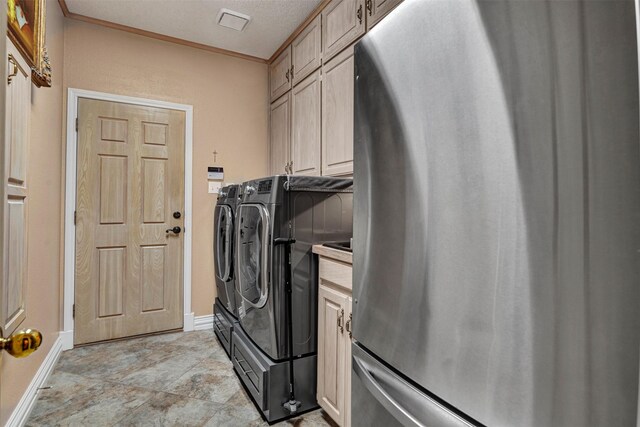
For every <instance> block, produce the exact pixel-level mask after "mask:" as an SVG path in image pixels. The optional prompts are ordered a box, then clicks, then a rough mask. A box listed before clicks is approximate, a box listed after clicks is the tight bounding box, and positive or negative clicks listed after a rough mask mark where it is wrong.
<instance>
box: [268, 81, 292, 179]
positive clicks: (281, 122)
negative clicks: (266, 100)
mask: <svg viewBox="0 0 640 427" xmlns="http://www.w3.org/2000/svg"><path fill="white" fill-rule="evenodd" d="M270 119H271V126H270V129H271V130H270V133H271V134H270V141H271V148H270V150H269V154H270V155H269V166H270V170H271V174H272V175H281V174H283V173H288V172H289V171H288V170H287V165H288V164H289V161H290V156H289V149H290V147H291V94H290V93H287V94H286V95H284V96H283V97H282V98H279V99H278V100H277V101H276V102H274V103H273V104H271V114H270Z"/></svg>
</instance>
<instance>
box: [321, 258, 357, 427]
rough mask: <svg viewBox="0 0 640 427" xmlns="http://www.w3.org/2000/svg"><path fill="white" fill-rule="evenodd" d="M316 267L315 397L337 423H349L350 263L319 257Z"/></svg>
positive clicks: (343, 424)
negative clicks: (316, 385)
mask: <svg viewBox="0 0 640 427" xmlns="http://www.w3.org/2000/svg"><path fill="white" fill-rule="evenodd" d="M319 270H320V274H319V282H320V286H319V292H318V391H317V398H318V403H319V405H320V406H321V407H322V408H323V409H324V410H325V411H326V412H327V414H328V415H329V416H330V417H331V418H332V419H333V420H334V421H335V422H336V423H337V424H338V425H340V426H350V425H351V330H352V328H351V266H350V265H348V264H345V263H341V262H336V261H333V260H329V259H326V258H324V257H320V268H319ZM343 279H344V280H343ZM336 282H337V283H336Z"/></svg>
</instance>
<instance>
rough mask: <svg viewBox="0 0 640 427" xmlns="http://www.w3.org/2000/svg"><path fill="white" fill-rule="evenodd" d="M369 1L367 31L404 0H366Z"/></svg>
mask: <svg viewBox="0 0 640 427" xmlns="http://www.w3.org/2000/svg"><path fill="white" fill-rule="evenodd" d="M366 1H367V31H369V30H370V29H371V28H373V26H374V25H376V24H377V23H378V22H380V20H381V19H382V18H384V17H385V16H386V15H387V13H389V12H391V11H392V10H393V8H394V7H396V6H397V5H399V4H400V3H402V0H366Z"/></svg>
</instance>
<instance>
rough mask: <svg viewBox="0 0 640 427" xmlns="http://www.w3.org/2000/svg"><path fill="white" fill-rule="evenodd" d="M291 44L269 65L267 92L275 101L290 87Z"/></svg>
mask: <svg viewBox="0 0 640 427" xmlns="http://www.w3.org/2000/svg"><path fill="white" fill-rule="evenodd" d="M291 80H292V79H291V46H288V47H287V48H286V49H285V50H284V51H283V52H282V53H281V54H280V55H279V56H278V57H277V58H276V59H275V60H274V61H273V63H272V64H271V65H270V66H269V93H270V95H271V101H272V102H273V101H275V100H276V99H278V98H279V97H280V96H282V95H284V94H285V93H287V92H288V91H289V90H290V89H291Z"/></svg>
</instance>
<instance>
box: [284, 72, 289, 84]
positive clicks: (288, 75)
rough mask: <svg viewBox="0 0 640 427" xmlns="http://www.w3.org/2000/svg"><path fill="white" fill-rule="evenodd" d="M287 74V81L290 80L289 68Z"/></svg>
mask: <svg viewBox="0 0 640 427" xmlns="http://www.w3.org/2000/svg"><path fill="white" fill-rule="evenodd" d="M285 76H286V77H287V81H289V70H287V73H286V74H285Z"/></svg>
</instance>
